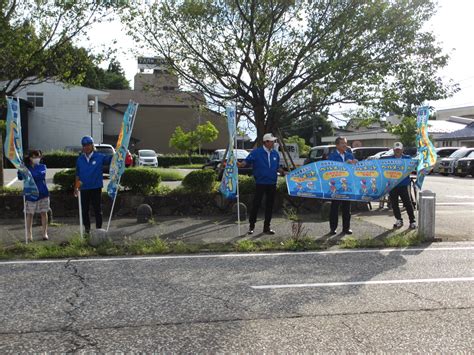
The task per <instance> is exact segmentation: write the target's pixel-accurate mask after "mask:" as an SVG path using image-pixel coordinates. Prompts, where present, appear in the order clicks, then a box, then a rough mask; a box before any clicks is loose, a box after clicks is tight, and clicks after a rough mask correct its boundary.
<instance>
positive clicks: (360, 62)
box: [122, 0, 454, 138]
mask: <svg viewBox="0 0 474 355" xmlns="http://www.w3.org/2000/svg"><path fill="white" fill-rule="evenodd" d="M434 12H435V4H434V2H433V1H431V0H410V1H409V0H401V1H391V0H377V1H361V0H340V1H334V0H320V1H311V0H293V1H287V0H272V1H259V0H223V1H221V0H205V1H203V0H163V1H160V2H156V3H154V4H153V5H152V6H149V7H146V8H137V7H133V6H132V7H130V8H127V9H126V11H124V12H123V13H122V19H123V21H124V22H125V23H126V24H127V26H128V27H129V28H130V31H129V33H130V35H132V36H134V38H135V39H136V40H137V41H139V42H141V43H142V44H144V45H146V46H147V47H149V48H150V49H151V50H153V51H154V52H155V53H156V55H158V56H160V57H163V58H165V59H166V60H167V61H168V62H169V65H170V66H171V68H172V69H173V70H174V72H175V73H176V74H179V76H180V77H181V78H182V79H183V80H184V81H185V82H186V83H187V84H188V85H189V86H191V87H193V88H194V89H197V90H199V91H201V92H203V93H204V94H205V95H206V96H207V98H208V99H210V100H211V102H213V103H215V104H219V105H225V104H226V103H227V102H229V101H233V100H238V102H239V105H238V106H239V110H240V111H241V112H240V113H241V114H243V115H245V116H247V118H248V119H249V120H250V122H252V123H253V124H254V125H255V127H256V130H257V136H258V137H259V138H261V137H262V135H263V134H264V133H265V132H275V130H276V128H277V127H278V126H281V124H282V120H284V119H286V120H287V121H288V122H290V123H292V122H299V121H298V120H299V119H300V118H302V117H308V116H310V115H313V114H315V113H324V112H325V111H326V110H327V108H328V107H329V106H331V105H333V104H338V103H355V104H359V105H379V106H380V107H384V109H388V108H398V109H400V110H402V111H403V112H408V111H411V110H412V105H414V104H416V103H417V102H420V101H423V100H427V99H439V98H442V97H446V96H447V95H449V94H450V93H452V90H454V87H453V86H451V84H446V83H444V82H443V81H442V80H441V79H440V78H439V77H438V76H437V75H436V73H437V70H438V69H439V68H442V67H444V66H445V65H446V63H447V59H448V57H447V56H446V55H443V54H442V52H441V48H440V47H439V46H438V45H437V43H436V41H435V38H434V36H433V35H432V34H431V33H428V32H425V31H423V25H424V23H425V22H426V21H427V20H428V19H429V18H430V17H431V16H432V15H433V14H434ZM407 102H409V103H408V104H407Z"/></svg>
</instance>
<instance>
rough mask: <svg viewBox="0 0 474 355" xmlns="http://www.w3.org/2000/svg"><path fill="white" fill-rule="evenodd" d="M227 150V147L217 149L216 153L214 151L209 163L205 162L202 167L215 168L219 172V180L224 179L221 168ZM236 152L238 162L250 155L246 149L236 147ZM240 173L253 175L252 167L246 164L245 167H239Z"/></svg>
mask: <svg viewBox="0 0 474 355" xmlns="http://www.w3.org/2000/svg"><path fill="white" fill-rule="evenodd" d="M225 151H226V150H225V149H217V150H216V151H214V153H212V155H211V156H210V157H209V159H208V161H207V163H206V164H204V165H203V167H202V168H203V169H212V170H214V171H215V172H216V173H217V174H218V176H217V178H218V180H221V179H222V174H223V172H224V171H223V169H221V163H222V160H223V159H224V154H225ZM234 153H235V155H236V157H237V161H238V162H242V161H243V160H244V159H245V158H247V156H248V155H249V152H247V151H246V150H244V149H234ZM224 166H225V161H224ZM239 175H252V167H248V166H246V167H244V168H239Z"/></svg>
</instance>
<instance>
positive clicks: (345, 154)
mask: <svg viewBox="0 0 474 355" xmlns="http://www.w3.org/2000/svg"><path fill="white" fill-rule="evenodd" d="M328 160H333V161H340V162H343V163H348V164H355V163H357V160H356V159H355V158H354V156H353V155H352V152H351V150H350V149H348V147H347V139H346V138H344V137H337V138H336V149H335V150H334V151H333V152H332V153H331V154H329V156H328ZM339 207H341V210H342V233H343V234H352V230H351V201H344V200H332V201H331V212H330V213H329V228H330V232H329V234H330V235H334V234H336V229H337V225H338V220H339Z"/></svg>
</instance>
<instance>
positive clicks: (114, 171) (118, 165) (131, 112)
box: [107, 101, 138, 198]
mask: <svg viewBox="0 0 474 355" xmlns="http://www.w3.org/2000/svg"><path fill="white" fill-rule="evenodd" d="M137 110H138V103H136V102H133V101H130V102H129V104H128V107H127V111H125V114H124V115H123V121H122V127H121V128H120V133H119V137H118V140H117V145H116V148H115V154H114V156H113V158H112V162H111V163H110V170H109V174H110V182H109V185H108V186H107V193H108V194H109V196H110V197H111V198H115V196H116V194H117V190H118V186H119V182H120V177H121V176H122V174H123V172H124V171H125V158H126V156H127V152H128V144H129V143H130V137H131V136H132V129H133V123H134V121H135V116H136V114H137Z"/></svg>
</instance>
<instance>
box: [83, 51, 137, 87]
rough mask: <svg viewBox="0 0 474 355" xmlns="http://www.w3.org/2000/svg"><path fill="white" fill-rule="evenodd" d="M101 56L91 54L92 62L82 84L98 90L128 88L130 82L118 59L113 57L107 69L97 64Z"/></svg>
mask: <svg viewBox="0 0 474 355" xmlns="http://www.w3.org/2000/svg"><path fill="white" fill-rule="evenodd" d="M100 60H101V58H100V57H99V58H97V57H95V56H90V63H89V64H88V68H87V70H86V72H85V75H84V79H83V80H82V82H81V85H82V86H86V87H89V88H92V89H98V90H107V89H110V90H128V89H130V83H129V82H128V80H127V78H126V77H125V73H124V71H123V69H122V66H121V65H120V62H118V61H117V60H116V59H112V60H111V62H110V63H109V66H108V68H107V69H102V68H100V67H99V66H98V65H97V64H98V62H100Z"/></svg>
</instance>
